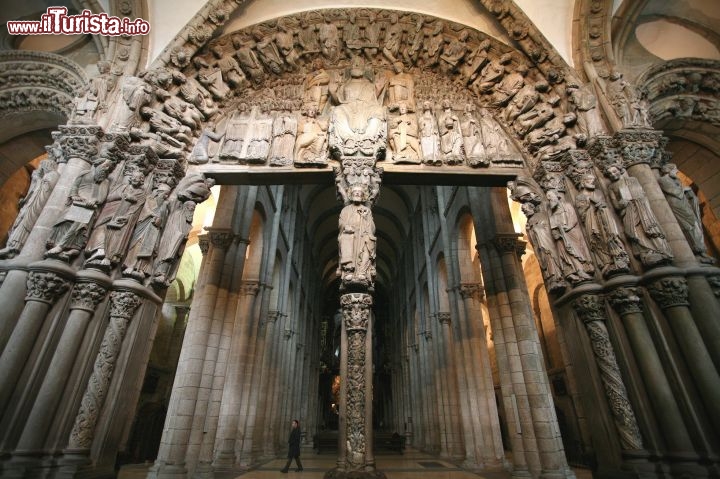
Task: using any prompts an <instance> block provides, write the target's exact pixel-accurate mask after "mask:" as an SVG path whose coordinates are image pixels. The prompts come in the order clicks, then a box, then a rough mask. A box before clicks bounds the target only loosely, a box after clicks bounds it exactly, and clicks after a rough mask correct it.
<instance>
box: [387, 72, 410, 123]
mask: <svg viewBox="0 0 720 479" xmlns="http://www.w3.org/2000/svg"><path fill="white" fill-rule="evenodd" d="M393 70H394V71H395V74H394V75H392V76H391V77H390V80H389V81H388V89H387V99H386V103H387V106H388V109H389V110H390V111H395V110H397V109H398V107H399V105H400V104H401V103H404V104H405V106H406V107H407V109H408V110H409V111H411V112H414V111H415V80H414V78H413V76H412V75H411V74H410V73H406V72H405V67H404V65H403V64H402V62H395V63H394V64H393Z"/></svg>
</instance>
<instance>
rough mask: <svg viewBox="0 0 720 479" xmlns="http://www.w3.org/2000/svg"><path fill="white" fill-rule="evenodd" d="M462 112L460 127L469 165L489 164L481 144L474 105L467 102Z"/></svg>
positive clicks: (480, 132) (480, 129) (480, 131)
mask: <svg viewBox="0 0 720 479" xmlns="http://www.w3.org/2000/svg"><path fill="white" fill-rule="evenodd" d="M464 110H465V111H464V112H463V117H462V122H461V123H460V128H461V129H462V134H463V142H464V144H465V154H466V155H467V162H468V165H470V166H489V164H490V162H489V160H488V159H487V156H486V154H485V146H484V145H483V137H482V128H481V127H480V123H478V120H477V118H475V115H474V113H473V112H474V110H475V107H474V105H472V104H470V103H467V104H466V105H465V109H464Z"/></svg>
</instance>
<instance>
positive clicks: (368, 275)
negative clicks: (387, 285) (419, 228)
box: [337, 185, 376, 285]
mask: <svg viewBox="0 0 720 479" xmlns="http://www.w3.org/2000/svg"><path fill="white" fill-rule="evenodd" d="M349 200H350V203H349V204H348V205H347V206H345V207H344V208H343V209H342V211H341V212H340V221H339V227H340V232H339V234H338V246H339V249H340V264H339V265H338V270H337V274H338V276H340V279H341V281H342V283H343V284H344V285H347V284H352V283H358V284H364V285H372V284H373V281H374V277H375V244H376V237H375V222H374V221H373V216H372V211H370V208H369V207H368V206H367V205H366V204H365V202H366V194H365V187H363V186H362V185H355V186H353V187H352V188H351V190H350V198H349Z"/></svg>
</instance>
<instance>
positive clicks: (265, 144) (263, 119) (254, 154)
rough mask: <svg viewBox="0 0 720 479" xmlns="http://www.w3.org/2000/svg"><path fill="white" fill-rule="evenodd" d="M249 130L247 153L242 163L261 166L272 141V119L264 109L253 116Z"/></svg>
mask: <svg viewBox="0 0 720 479" xmlns="http://www.w3.org/2000/svg"><path fill="white" fill-rule="evenodd" d="M251 129H252V131H251V135H250V138H249V141H248V145H247V153H246V155H245V156H244V157H243V161H245V162H247V163H254V164H263V163H265V161H266V160H267V157H268V154H269V153H270V141H271V140H272V131H273V119H272V117H271V116H270V113H269V112H268V111H267V110H266V109H265V108H263V109H261V111H260V112H259V113H258V114H257V115H255V118H254V119H253V121H252V123H251Z"/></svg>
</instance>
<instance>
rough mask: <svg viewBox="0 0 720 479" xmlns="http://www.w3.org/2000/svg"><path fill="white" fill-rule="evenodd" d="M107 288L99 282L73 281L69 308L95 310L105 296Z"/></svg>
mask: <svg viewBox="0 0 720 479" xmlns="http://www.w3.org/2000/svg"><path fill="white" fill-rule="evenodd" d="M106 294H107V288H106V287H103V286H100V285H99V284H97V283H95V282H92V281H87V282H82V283H80V282H78V283H75V286H74V287H73V290H72V298H71V299H70V309H81V310H83V311H88V312H92V311H95V308H97V305H98V304H100V302H101V301H102V300H103V299H104V298H105V295H106Z"/></svg>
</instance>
